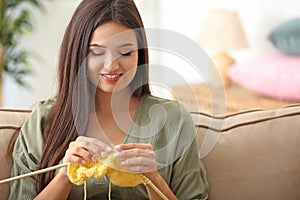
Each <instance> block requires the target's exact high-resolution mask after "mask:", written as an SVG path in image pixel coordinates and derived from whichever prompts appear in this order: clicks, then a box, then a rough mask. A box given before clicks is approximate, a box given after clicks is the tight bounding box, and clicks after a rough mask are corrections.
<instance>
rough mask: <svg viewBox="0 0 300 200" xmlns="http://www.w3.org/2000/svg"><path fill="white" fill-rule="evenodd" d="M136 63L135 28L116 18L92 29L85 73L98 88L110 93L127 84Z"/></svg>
mask: <svg viewBox="0 0 300 200" xmlns="http://www.w3.org/2000/svg"><path fill="white" fill-rule="evenodd" d="M137 63H138V41H137V37H136V34H135V32H134V30H132V29H130V28H128V27H126V26H124V25H122V24H118V23H115V22H107V23H105V24H103V25H101V26H99V27H98V28H96V29H95V30H94V32H93V33H92V36H91V40H90V44H89V56H88V73H89V78H90V79H91V81H92V82H93V84H94V85H96V86H97V88H98V89H100V90H101V91H103V92H105V93H112V92H113V91H114V90H115V89H116V90H120V89H124V88H126V87H128V85H129V83H130V82H131V81H132V80H133V78H134V75H135V73H136V67H137ZM116 85H117V88H116Z"/></svg>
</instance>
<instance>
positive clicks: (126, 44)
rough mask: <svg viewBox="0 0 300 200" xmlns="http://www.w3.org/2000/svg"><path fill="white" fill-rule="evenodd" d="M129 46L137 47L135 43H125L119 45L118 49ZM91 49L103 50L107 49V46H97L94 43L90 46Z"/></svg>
mask: <svg viewBox="0 0 300 200" xmlns="http://www.w3.org/2000/svg"><path fill="white" fill-rule="evenodd" d="M128 46H136V45H135V44H133V43H129V42H128V43H124V44H120V45H118V46H117V47H118V48H120V47H128ZM89 47H101V48H106V46H104V45H101V44H96V43H92V44H90V45H89Z"/></svg>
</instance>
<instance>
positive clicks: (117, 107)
mask: <svg viewBox="0 0 300 200" xmlns="http://www.w3.org/2000/svg"><path fill="white" fill-rule="evenodd" d="M138 103H139V99H138V98H135V97H132V95H131V92H130V91H129V90H128V89H125V90H122V91H119V92H115V93H113V94H112V93H105V92H102V91H97V92H96V98H95V109H96V112H97V113H98V114H101V115H106V116H108V115H112V114H113V112H124V111H127V112H128V110H132V109H134V110H135V109H136V108H137V105H138Z"/></svg>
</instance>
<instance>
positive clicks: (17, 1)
mask: <svg viewBox="0 0 300 200" xmlns="http://www.w3.org/2000/svg"><path fill="white" fill-rule="evenodd" d="M33 7H34V8H38V9H42V4H41V2H40V0H0V75H1V76H0V78H2V73H6V74H7V75H9V76H11V77H12V78H13V79H14V80H15V81H16V82H17V83H18V84H20V85H22V86H25V85H26V83H25V82H24V80H23V78H24V77H25V76H26V75H29V74H31V73H32V69H31V66H30V63H29V61H28V56H29V53H30V52H28V51H27V50H24V49H21V48H20V47H19V42H20V40H21V39H22V37H23V36H24V34H27V33H30V32H31V31H32V30H33V25H32V22H31V21H32V20H31V14H30V13H31V9H32V8H33Z"/></svg>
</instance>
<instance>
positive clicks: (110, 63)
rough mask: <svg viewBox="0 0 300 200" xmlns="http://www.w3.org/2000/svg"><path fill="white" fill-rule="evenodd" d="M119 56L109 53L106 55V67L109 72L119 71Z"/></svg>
mask: <svg viewBox="0 0 300 200" xmlns="http://www.w3.org/2000/svg"><path fill="white" fill-rule="evenodd" d="M119 57H120V56H117V55H113V54H112V53H108V54H107V55H106V57H105V63H104V69H105V70H106V71H108V72H113V71H117V70H118V69H119V67H120V66H119Z"/></svg>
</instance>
